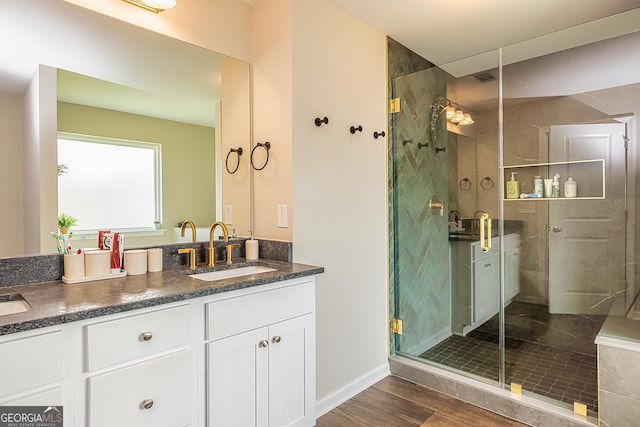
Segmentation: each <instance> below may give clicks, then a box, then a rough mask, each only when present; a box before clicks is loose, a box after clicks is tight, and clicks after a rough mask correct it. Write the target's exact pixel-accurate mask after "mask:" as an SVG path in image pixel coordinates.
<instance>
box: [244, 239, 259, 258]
mask: <svg viewBox="0 0 640 427" xmlns="http://www.w3.org/2000/svg"><path fill="white" fill-rule="evenodd" d="M244 252H245V258H246V259H247V261H253V260H256V259H258V257H259V255H260V250H259V243H258V241H257V240H254V239H250V240H246V241H245V242H244Z"/></svg>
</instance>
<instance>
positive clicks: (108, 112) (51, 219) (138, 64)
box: [0, 0, 251, 256]
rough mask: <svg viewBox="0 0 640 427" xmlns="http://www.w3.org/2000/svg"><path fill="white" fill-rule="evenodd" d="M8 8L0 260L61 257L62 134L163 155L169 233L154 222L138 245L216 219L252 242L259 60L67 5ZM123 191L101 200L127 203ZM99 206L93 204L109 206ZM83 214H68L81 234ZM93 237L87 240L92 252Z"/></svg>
mask: <svg viewBox="0 0 640 427" xmlns="http://www.w3.org/2000/svg"><path fill="white" fill-rule="evenodd" d="M5 3H6V4H4V5H3V12H2V14H1V16H0V27H2V28H3V30H4V33H5V35H6V36H5V37H3V38H2V40H1V41H0V57H2V58H3V59H2V61H1V62H0V135H1V137H0V170H1V171H2V172H1V173H2V176H1V177H0V178H1V179H2V181H3V185H2V188H1V189H0V198H1V199H2V200H3V208H2V210H0V219H1V220H2V222H3V223H4V224H7V225H9V228H10V231H8V232H7V233H5V234H4V235H3V237H2V239H0V256H16V255H21V254H34V253H48V252H55V241H54V240H53V239H51V237H50V236H49V233H50V232H51V231H54V230H56V222H57V221H56V217H57V214H58V212H59V210H58V198H59V197H67V198H68V197H69V196H70V195H69V194H62V192H63V191H64V190H63V187H62V186H61V185H60V186H59V185H58V183H59V180H60V179H61V178H60V177H58V173H59V168H58V165H59V164H60V162H59V161H58V151H57V138H58V135H59V134H60V133H61V132H63V133H64V134H65V135H72V136H78V135H79V136H90V137H97V138H103V139H105V138H106V139H113V140H116V141H134V142H138V141H141V142H148V143H154V144H158V145H159V146H160V147H161V156H160V158H161V161H160V170H161V174H160V176H159V179H158V183H159V184H158V197H159V199H160V200H161V202H160V203H159V207H158V212H157V214H156V218H154V219H155V220H158V221H160V224H159V225H158V224H155V228H158V229H159V230H154V229H153V228H154V224H153V223H152V222H151V221H150V223H149V224H148V226H147V227H144V226H143V227H138V229H136V230H133V229H130V230H128V232H127V230H124V231H123V232H125V234H126V235H127V238H126V244H128V245H129V246H140V245H155V244H163V243H172V242H176V241H179V240H181V238H180V234H179V229H178V228H177V227H178V224H179V223H180V222H181V221H182V220H185V219H191V220H193V221H194V222H195V224H196V225H197V226H198V228H199V230H198V234H199V235H198V240H203V239H204V236H205V235H206V236H207V237H208V228H209V226H210V225H211V224H212V223H213V222H214V221H216V220H224V221H225V222H226V223H228V225H229V228H232V229H235V230H237V233H238V234H239V235H248V232H249V230H250V229H251V205H250V203H251V197H250V192H251V190H250V185H251V183H250V181H251V179H250V167H249V162H248V153H249V152H250V140H251V123H250V109H251V105H250V103H251V94H250V84H249V81H250V74H249V73H250V67H249V64H247V63H244V62H241V61H238V60H235V59H232V58H229V57H227V56H224V55H221V54H218V53H216V52H212V51H209V50H206V49H203V48H200V47H197V46H194V45H191V44H188V43H185V42H183V41H179V40H176V39H172V38H169V37H166V36H163V35H161V34H158V33H154V32H151V31H148V30H145V29H142V28H140V27H136V26H133V25H131V24H128V23H125V22H122V21H119V20H116V19H113V18H111V17H108V16H104V15H101V14H98V13H95V12H92V11H89V10H86V9H83V8H81V7H78V6H75V5H72V4H69V3H66V2H64V1H62V0H55V1H47V2H43V1H36V2H5ZM238 148H242V149H243V152H244V153H245V155H244V156H238V155H237V152H236V151H235V150H237V149H238ZM231 149H234V151H233V152H232V155H231V156H230V159H229V160H228V162H225V159H226V158H227V154H228V153H229V152H230V151H231ZM111 163H112V164H105V165H104V178H105V180H109V177H110V176H111V177H112V178H113V176H114V174H118V168H117V165H114V164H113V162H111ZM225 163H230V164H229V168H227V167H225ZM236 167H237V170H235V169H236ZM228 169H229V170H228ZM234 170H235V172H234ZM230 171H231V172H234V173H230ZM64 175H65V174H64V173H63V177H65V178H66V176H64ZM123 186H126V183H125V184H123V183H122V182H120V183H118V184H116V185H114V187H113V190H112V191H109V192H108V194H100V195H99V197H98V199H96V200H102V201H103V202H104V203H108V204H117V203H119V202H120V201H121V198H120V197H119V194H120V193H121V188H122V187H123ZM59 189H60V192H61V193H60V194H59V192H58V190H59ZM103 192H104V193H106V192H105V191H104V190H102V191H101V193H103ZM74 196H75V195H71V197H74ZM96 200H87V202H86V207H88V208H92V209H99V206H97V205H98V203H99V202H97V201H96ZM83 201H84V198H83ZM83 208H84V206H83ZM77 210H78V211H80V212H68V213H69V214H71V215H74V216H76V217H78V219H79V220H80V222H79V227H78V228H79V229H81V228H82V227H81V226H82V225H83V222H82V220H83V215H88V214H85V213H84V212H85V210H84V209H81V208H77ZM87 228H96V227H95V224H94V225H93V226H89V227H87ZM105 228H106V227H105ZM109 228H112V227H109ZM145 228H147V229H146V230H144V229H145ZM141 229H143V230H141ZM80 234H81V233H79V232H76V237H78V236H79V235H80ZM93 236H94V235H93V234H92V233H90V232H88V233H87V237H86V243H84V246H85V247H91V246H92V245H93ZM190 238H191V236H190V235H187V236H185V239H190Z"/></svg>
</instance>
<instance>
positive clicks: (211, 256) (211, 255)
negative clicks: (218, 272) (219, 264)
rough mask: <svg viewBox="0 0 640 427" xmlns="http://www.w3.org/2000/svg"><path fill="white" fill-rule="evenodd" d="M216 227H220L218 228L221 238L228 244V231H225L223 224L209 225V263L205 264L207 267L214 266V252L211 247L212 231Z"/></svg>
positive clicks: (217, 222) (218, 222)
mask: <svg viewBox="0 0 640 427" xmlns="http://www.w3.org/2000/svg"><path fill="white" fill-rule="evenodd" d="M217 226H220V228H222V237H223V238H224V241H225V242H229V230H228V229H227V226H226V225H225V224H224V222H222V221H216V222H214V223H213V224H211V228H209V249H207V252H208V255H209V262H208V263H207V266H209V267H213V266H214V265H215V250H214V246H213V231H214V230H215V229H216V227H217Z"/></svg>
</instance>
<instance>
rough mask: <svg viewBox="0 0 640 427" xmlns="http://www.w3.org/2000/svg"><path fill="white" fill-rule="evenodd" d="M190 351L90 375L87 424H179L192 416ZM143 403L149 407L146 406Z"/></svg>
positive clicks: (108, 425) (100, 426)
mask: <svg viewBox="0 0 640 427" xmlns="http://www.w3.org/2000/svg"><path fill="white" fill-rule="evenodd" d="M191 359H192V356H191V351H190V350H184V351H180V352H177V353H173V354H170V355H167V356H164V357H159V358H157V359H152V360H149V361H147V362H144V363H140V364H137V365H132V366H129V367H126V368H123V369H118V370H115V371H113V372H109V373H106V374H102V375H96V376H94V377H90V378H89V380H88V382H89V387H88V391H89V417H88V418H89V426H90V427H102V426H104V427H113V426H136V427H140V426H154V427H156V426H171V427H173V426H180V425H183V424H186V423H188V422H189V421H190V419H191V401H192V396H191V389H192V388H191V382H192V369H191ZM145 403H147V405H148V406H149V405H150V407H148V408H145Z"/></svg>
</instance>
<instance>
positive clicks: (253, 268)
mask: <svg viewBox="0 0 640 427" xmlns="http://www.w3.org/2000/svg"><path fill="white" fill-rule="evenodd" d="M275 270H276V269H275V268H269V267H262V266H259V265H250V266H248V267H240V268H230V269H228V270H220V271H209V272H207V273H198V274H192V275H191V277H195V278H196V279H199V280H204V281H207V282H213V281H216V280H222V279H231V278H233V277H243V276H251V275H254V274H261V273H268V272H270V271H275Z"/></svg>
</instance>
